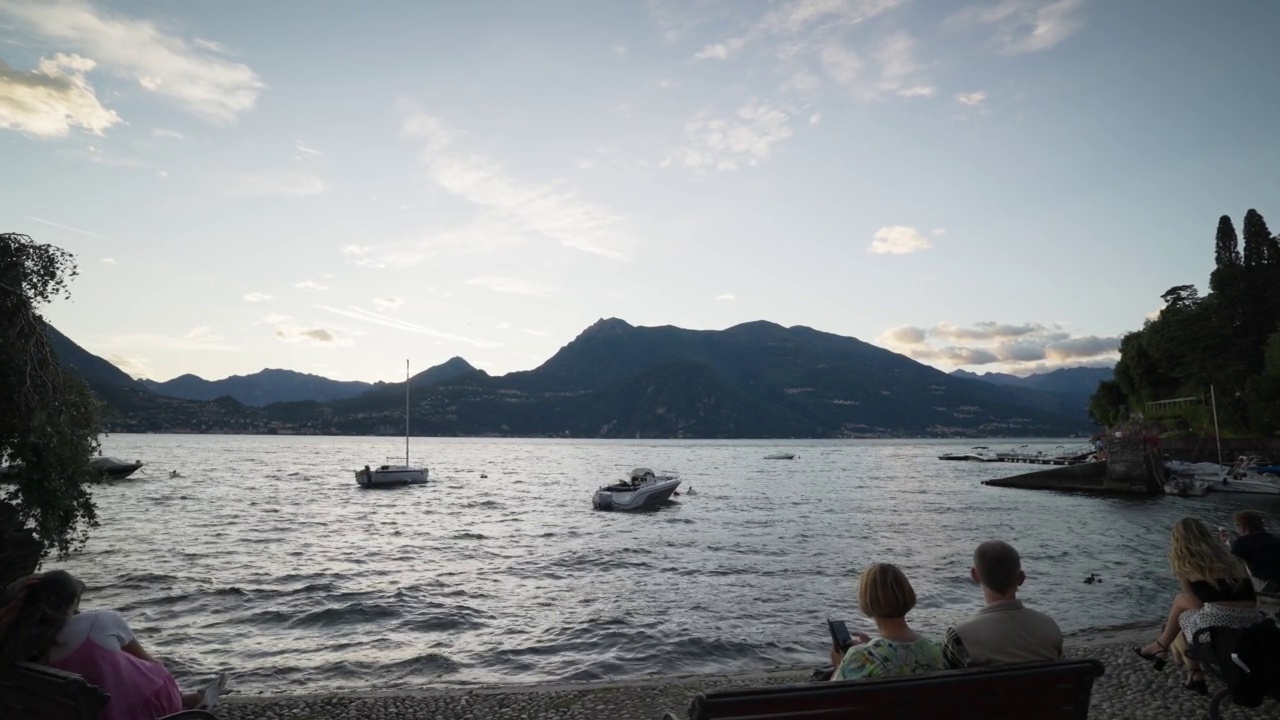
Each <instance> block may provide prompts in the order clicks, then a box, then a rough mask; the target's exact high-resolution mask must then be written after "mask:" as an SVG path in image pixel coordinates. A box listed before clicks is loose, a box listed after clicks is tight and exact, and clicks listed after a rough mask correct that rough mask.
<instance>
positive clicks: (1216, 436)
mask: <svg viewBox="0 0 1280 720" xmlns="http://www.w3.org/2000/svg"><path fill="white" fill-rule="evenodd" d="M1209 402H1210V403H1212V404H1213V439H1214V441H1215V442H1217V443H1218V464H1219V465H1221V464H1222V435H1220V434H1219V433H1218V398H1217V396H1215V395H1214V392H1213V386H1212V385H1210V386H1209Z"/></svg>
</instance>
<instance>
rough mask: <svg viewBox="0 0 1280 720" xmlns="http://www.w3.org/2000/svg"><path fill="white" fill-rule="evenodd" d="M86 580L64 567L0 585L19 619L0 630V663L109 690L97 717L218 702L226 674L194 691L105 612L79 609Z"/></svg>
mask: <svg viewBox="0 0 1280 720" xmlns="http://www.w3.org/2000/svg"><path fill="white" fill-rule="evenodd" d="M83 591H84V583H83V582H81V581H80V580H78V579H76V578H75V577H74V576H72V575H71V573H68V572H66V571H65V570H51V571H49V572H46V573H42V574H40V575H33V576H29V577H27V578H23V579H22V580H19V581H17V582H15V583H13V584H11V585H10V588H8V589H6V591H5V596H6V598H8V597H14V598H17V599H15V600H14V602H16V603H18V604H19V608H18V611H17V617H16V619H15V620H14V622H13V623H12V625H11V626H10V627H9V628H8V629H7V630H6V631H4V632H0V663H3V662H32V663H38V664H41V665H47V666H49V667H52V668H55V669H58V670H63V671H65V672H71V673H75V674H77V675H80V676H81V677H83V678H84V679H85V681H87V682H88V683H89V684H91V685H95V686H97V687H98V688H100V689H101V690H102V691H103V692H105V693H107V694H108V695H109V696H110V697H111V699H110V700H109V701H108V702H107V706H106V708H105V709H104V710H103V712H102V715H101V716H100V720H154V719H155V718H158V717H163V716H165V715H172V714H173V713H177V712H180V711H182V710H183V709H184V708H200V709H208V708H209V707H210V706H211V705H213V704H214V703H216V702H217V699H218V695H219V693H220V692H221V691H222V690H223V688H224V686H225V683H226V675H225V674H223V675H220V676H219V677H218V679H217V680H215V681H214V682H213V683H210V685H209V686H208V687H206V688H204V689H203V690H202V691H200V692H195V693H187V694H186V695H184V694H182V692H181V691H179V690H178V683H177V681H175V680H174V679H173V676H172V675H170V674H169V671H168V670H166V669H165V667H164V665H161V664H160V662H159V661H157V660H156V659H155V658H153V657H151V655H149V654H148V653H147V651H146V650H144V649H143V648H142V645H141V644H140V643H139V642H138V641H137V639H136V638H135V637H134V636H133V632H132V631H131V630H130V629H129V625H128V624H127V623H126V622H125V621H124V618H122V617H120V615H119V614H117V613H115V612H112V611H110V610H90V611H88V612H83V613H82V612H80V595H81V593H82V592H83Z"/></svg>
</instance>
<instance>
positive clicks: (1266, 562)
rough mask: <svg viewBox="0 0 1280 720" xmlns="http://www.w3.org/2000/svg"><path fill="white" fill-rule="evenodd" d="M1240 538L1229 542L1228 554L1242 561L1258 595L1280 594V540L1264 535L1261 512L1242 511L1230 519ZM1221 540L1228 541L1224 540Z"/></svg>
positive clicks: (1266, 533) (1268, 534)
mask: <svg viewBox="0 0 1280 720" xmlns="http://www.w3.org/2000/svg"><path fill="white" fill-rule="evenodd" d="M1231 519H1232V520H1234V521H1235V523H1236V533H1237V534H1238V535H1239V537H1237V538H1236V539H1235V540H1231V541H1230V544H1231V554H1232V555H1235V556H1236V557H1238V558H1240V559H1241V560H1244V561H1245V564H1247V565H1248V566H1249V574H1250V575H1252V576H1253V578H1254V581H1253V588H1254V590H1257V591H1258V592H1260V593H1272V594H1275V593H1280V537H1276V536H1275V535H1272V534H1271V533H1269V532H1267V528H1266V526H1265V525H1264V524H1263V522H1262V513H1259V512H1258V511H1257V510H1241V511H1240V512H1238V513H1236V514H1234V515H1232V516H1231ZM1223 540H1224V541H1226V540H1228V538H1226V537H1224V538H1223Z"/></svg>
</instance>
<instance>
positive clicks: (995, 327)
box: [877, 321, 1120, 372]
mask: <svg viewBox="0 0 1280 720" xmlns="http://www.w3.org/2000/svg"><path fill="white" fill-rule="evenodd" d="M877 342H878V343H879V344H881V345H883V346H884V347H887V348H889V349H891V350H894V351H896V352H900V353H903V354H905V355H907V356H909V357H912V358H915V359H916V360H920V361H923V362H932V363H937V364H939V365H943V366H949V367H963V366H975V365H1000V366H1002V368H1003V369H1005V370H1009V371H1017V372H1038V371H1042V370H1051V369H1054V368H1058V367H1067V366H1075V365H1106V364H1110V363H1113V362H1114V361H1115V359H1116V358H1117V357H1118V351H1119V347H1120V339H1119V338H1117V337H1098V336H1096V335H1074V334H1073V333H1071V332H1068V331H1066V330H1064V329H1063V327H1062V326H1061V325H1060V324H1057V323H1052V324H1046V323H1021V324H1009V323H998V322H993V321H986V322H979V323H975V324H973V325H971V326H957V325H952V324H951V323H947V322H940V323H938V324H937V325H934V326H933V327H917V326H913V325H903V326H900V327H895V328H890V329H888V330H886V331H884V332H883V333H882V334H881V335H880V337H879V339H878V340H877Z"/></svg>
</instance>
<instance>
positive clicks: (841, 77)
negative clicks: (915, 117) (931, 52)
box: [818, 32, 937, 100]
mask: <svg viewBox="0 0 1280 720" xmlns="http://www.w3.org/2000/svg"><path fill="white" fill-rule="evenodd" d="M915 49H916V39H915V38H914V37H912V36H911V35H910V34H909V33H906V32H895V33H892V34H890V35H887V36H885V37H883V38H881V39H880V40H879V41H878V42H877V43H876V45H875V47H874V49H873V51H872V53H871V55H870V59H869V60H867V59H863V58H862V57H861V56H859V55H858V54H857V53H855V52H854V51H853V50H850V49H848V48H846V47H845V46H844V44H843V41H841V40H834V41H832V42H831V43H829V44H827V45H826V46H825V47H823V48H822V51H821V52H820V53H819V56H818V57H819V61H820V62H821V64H822V69H823V70H824V71H825V72H826V73H827V75H828V76H829V77H830V78H831V79H832V80H834V81H835V82H836V83H837V84H838V85H840V86H841V87H843V88H844V89H846V90H847V91H849V92H850V93H851V94H852V95H853V96H854V97H855V98H857V99H859V100H880V99H882V98H883V97H884V96H885V95H890V94H892V95H898V96H899V97H905V98H916V97H932V96H933V95H934V94H935V93H936V92H937V90H936V88H934V87H933V86H932V85H930V84H928V82H927V81H926V80H925V79H924V68H923V67H922V66H921V65H920V63H918V62H917V61H916V59H915Z"/></svg>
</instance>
